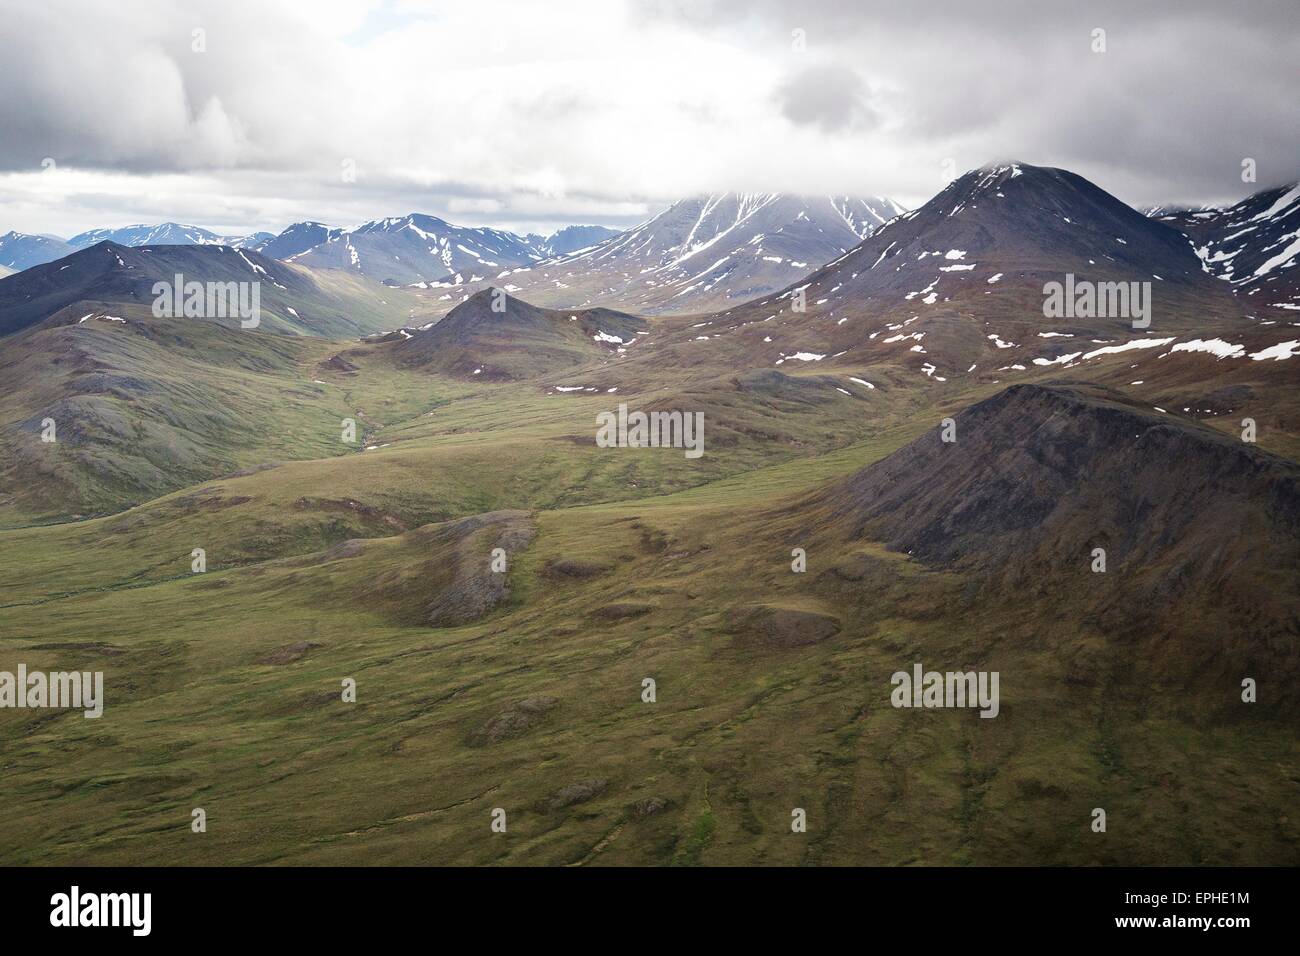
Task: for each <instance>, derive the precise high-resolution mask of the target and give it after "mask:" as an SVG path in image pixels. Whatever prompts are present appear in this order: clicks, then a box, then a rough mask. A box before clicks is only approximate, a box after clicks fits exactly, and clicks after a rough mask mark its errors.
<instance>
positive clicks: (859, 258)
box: [806, 162, 1206, 309]
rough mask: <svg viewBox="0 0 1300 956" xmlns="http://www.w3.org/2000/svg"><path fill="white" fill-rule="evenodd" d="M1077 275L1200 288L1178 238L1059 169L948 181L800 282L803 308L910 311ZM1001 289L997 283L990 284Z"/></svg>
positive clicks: (999, 167)
mask: <svg viewBox="0 0 1300 956" xmlns="http://www.w3.org/2000/svg"><path fill="white" fill-rule="evenodd" d="M1067 272H1072V273H1074V274H1076V275H1077V276H1078V277H1079V278H1081V279H1082V278H1090V279H1121V278H1123V279H1127V280H1130V281H1145V280H1150V281H1154V282H1156V283H1157V284H1158V285H1159V284H1160V283H1173V282H1184V283H1191V284H1194V285H1204V284H1205V281H1204V280H1205V279H1206V276H1205V275H1204V273H1203V272H1202V270H1201V268H1200V263H1199V262H1198V261H1197V259H1196V257H1195V256H1194V255H1191V249H1190V248H1188V245H1187V240H1186V238H1185V237H1184V236H1181V235H1179V233H1178V232H1177V231H1176V230H1174V229H1171V228H1168V227H1166V226H1164V225H1163V224H1162V223H1160V222H1157V221H1155V220H1152V219H1148V218H1147V217H1145V216H1143V215H1142V214H1141V213H1139V212H1137V211H1136V210H1134V209H1132V208H1131V207H1129V206H1127V205H1125V204H1124V203H1123V202H1121V201H1120V200H1118V199H1116V198H1115V197H1114V196H1111V195H1110V194H1109V193H1107V192H1105V191H1104V190H1102V189H1100V188H1098V187H1097V186H1095V185H1094V184H1092V183H1090V182H1089V181H1088V180H1086V179H1084V178H1083V177H1081V176H1077V175H1075V174H1074V173H1071V172H1068V171H1067V170H1063V169H1051V168H1048V167H1040V166H1031V165H1029V164H1027V163H1014V162H1013V163H1003V164H996V165H991V166H986V167H984V168H982V169H977V170H972V171H970V172H968V173H966V174H965V175H963V176H960V177H958V178H957V179H955V180H953V181H952V182H951V183H949V184H948V186H947V187H946V188H945V189H944V190H943V191H942V192H940V193H938V194H937V195H936V196H935V197H934V198H933V199H931V200H930V201H929V202H927V203H926V204H925V205H924V206H922V207H920V208H919V209H916V210H913V211H912V212H909V213H905V214H904V215H901V216H899V217H898V218H897V219H895V220H893V221H892V222H890V223H888V224H887V225H885V226H882V227H881V228H880V229H878V230H876V232H875V233H874V234H873V235H872V236H871V237H870V238H869V239H867V240H866V241H865V242H863V243H862V244H861V245H860V246H858V247H857V248H855V249H853V250H852V251H851V252H850V253H848V254H847V255H845V256H842V257H840V258H839V259H837V260H836V261H834V262H832V263H830V264H829V265H828V266H826V268H824V269H822V270H821V271H820V272H817V273H816V274H814V275H812V276H809V283H808V284H807V286H806V296H807V299H808V302H809V307H810V309H811V308H812V307H813V305H814V304H816V305H819V306H823V308H824V309H834V308H836V307H838V306H847V305H850V304H852V305H855V306H856V305H861V304H865V303H870V304H874V305H876V306H877V307H879V308H898V307H901V308H910V309H918V308H924V307H929V306H936V305H941V304H942V303H944V302H947V301H950V300H955V299H956V298H958V297H959V296H963V295H969V294H971V293H974V294H977V295H982V294H983V293H985V292H990V291H993V290H995V289H996V288H999V287H1000V288H1005V287H1007V286H1011V285H1029V286H1030V287H1033V288H1038V289H1041V287H1042V285H1043V283H1044V282H1047V281H1059V280H1061V279H1062V277H1063V274H1064V273H1067ZM999 284H1000V285H999Z"/></svg>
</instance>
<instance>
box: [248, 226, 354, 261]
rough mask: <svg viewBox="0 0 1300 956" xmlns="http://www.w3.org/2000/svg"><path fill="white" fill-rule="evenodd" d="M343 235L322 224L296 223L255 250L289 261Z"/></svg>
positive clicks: (334, 228) (337, 230) (333, 227)
mask: <svg viewBox="0 0 1300 956" xmlns="http://www.w3.org/2000/svg"><path fill="white" fill-rule="evenodd" d="M341 235H343V230H342V229H340V228H338V227H336V226H327V225H325V224H324V223H322V222H312V221H307V222H295V223H294V224H293V225H291V226H289V227H288V228H287V229H285V230H284V232H282V233H280V234H279V235H278V236H272V237H271V238H269V239H266V240H264V241H263V242H260V243H258V244H257V245H256V246H255V247H254V248H255V249H256V250H257V251H258V252H260V253H262V254H263V255H266V256H270V257H272V258H273V259H284V260H288V259H292V258H294V257H295V256H300V255H302V254H303V253H304V252H306V251H308V250H309V249H314V248H315V247H316V246H319V245H320V244H321V243H322V242H328V241H329V240H331V239H335V238H338V237H339V236H341Z"/></svg>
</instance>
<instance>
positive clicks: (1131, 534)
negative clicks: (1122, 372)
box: [803, 382, 1300, 703]
mask: <svg viewBox="0 0 1300 956" xmlns="http://www.w3.org/2000/svg"><path fill="white" fill-rule="evenodd" d="M952 435H953V437H954V439H955V440H953V441H949V442H945V441H944V440H943V437H942V435H941V427H940V426H939V425H938V424H937V423H936V425H935V427H933V428H930V429H927V430H926V431H925V433H924V434H922V435H921V437H919V438H917V439H916V440H914V441H912V442H911V443H910V444H908V445H906V446H904V447H903V448H901V449H899V450H898V451H896V452H894V453H893V454H891V455H889V456H887V457H886V458H884V459H882V460H880V461H878V462H876V463H874V464H872V465H869V466H867V467H866V468H864V469H862V470H860V471H858V472H857V473H855V474H854V475H852V476H850V477H849V478H847V479H846V480H844V481H842V482H839V483H837V484H835V485H833V486H832V487H830V488H829V489H828V490H826V491H824V492H820V493H818V494H817V495H816V496H814V498H813V499H812V503H811V504H810V505H808V506H803V507H805V508H806V513H807V514H810V515H815V521H817V522H818V523H820V524H822V525H824V526H825V525H830V526H837V527H841V528H842V529H844V530H845V532H846V533H847V534H848V535H849V536H850V537H851V538H860V537H864V536H865V537H867V538H870V539H873V540H879V541H884V542H886V543H887V544H888V546H889V548H890V549H892V550H896V551H901V552H905V553H907V554H908V555H911V556H912V557H913V558H914V559H915V560H918V561H920V562H922V563H924V564H926V565H929V566H931V567H936V568H945V569H950V570H960V571H963V572H965V573H970V574H973V575H974V577H975V579H976V580H977V581H978V582H980V586H981V588H982V590H983V591H984V592H985V594H986V596H989V597H992V598H994V599H996V600H1005V601H1008V602H1011V603H1015V604H1017V605H1019V606H1021V607H1025V606H1027V605H1029V604H1031V603H1033V602H1035V601H1045V602H1048V603H1058V602H1059V603H1058V611H1057V613H1058V614H1060V615H1063V616H1069V617H1077V618H1078V619H1081V620H1082V621H1083V622H1085V624H1087V625H1088V626H1090V627H1091V628H1094V629H1096V630H1098V631H1099V632H1101V633H1104V634H1106V635H1107V636H1108V639H1111V640H1121V641H1124V642H1128V643H1131V644H1132V645H1134V646H1135V647H1137V648H1140V649H1138V650H1136V651H1135V652H1134V653H1132V654H1131V657H1130V660H1131V662H1132V664H1133V665H1135V666H1137V665H1139V662H1141V664H1142V665H1144V666H1146V667H1148V668H1150V669H1151V670H1152V671H1153V672H1154V676H1155V678H1156V679H1159V680H1161V681H1168V682H1174V683H1177V684H1178V686H1190V685H1191V684H1192V683H1193V682H1199V681H1204V680H1205V678H1206V675H1207V674H1213V675H1214V676H1215V678H1216V681H1217V683H1218V685H1219V686H1221V687H1223V688H1231V687H1234V686H1237V685H1239V684H1240V678H1241V676H1242V675H1245V674H1253V673H1255V672H1256V671H1259V672H1261V673H1266V674H1279V675H1280V674H1281V673H1287V677H1286V678H1285V679H1279V681H1278V684H1277V689H1278V692H1279V694H1284V695H1285V696H1286V697H1287V699H1288V700H1290V701H1292V702H1293V703H1294V702H1295V701H1296V700H1297V698H1298V696H1300V695H1297V694H1296V693H1295V691H1294V690H1293V689H1292V688H1293V687H1294V676H1295V674H1294V671H1295V669H1296V668H1295V657H1294V655H1293V654H1291V653H1289V652H1288V651H1287V650H1286V649H1287V648H1288V647H1289V646H1290V647H1293V646H1294V639H1295V627H1296V618H1295V611H1296V608H1297V607H1298V606H1300V578H1297V576H1296V575H1295V574H1294V569H1295V568H1296V567H1298V566H1300V466H1298V465H1297V464H1296V463H1295V462H1294V461H1289V460H1287V459H1283V458H1280V457H1277V456H1275V455H1271V454H1269V453H1268V452H1265V451H1262V450H1260V449H1259V448H1258V446H1256V445H1253V444H1250V443H1247V442H1243V441H1241V440H1240V439H1239V438H1238V436H1236V435H1235V434H1231V435H1225V434H1223V433H1222V432H1219V431H1215V430H1213V429H1210V428H1207V427H1205V426H1204V425H1201V424H1199V423H1197V422H1194V421H1192V420H1190V419H1187V418H1184V417H1181V416H1178V415H1172V414H1165V413H1161V412H1159V411H1156V410H1153V409H1152V408H1151V407H1150V405H1149V404H1147V403H1143V402H1139V401H1136V400H1134V399H1132V398H1130V397H1129V396H1127V395H1125V394H1123V393H1121V392H1118V391H1115V390H1113V389H1107V388H1101V387H1098V386H1096V385H1091V384H1086V383H1080V382H1052V383H1048V384H1045V385H1017V386H1013V387H1011V388H1008V389H1005V390H1003V391H1000V392H998V393H997V394H995V395H993V396H992V397H990V398H988V399H985V400H984V401H981V402H978V403H976V404H975V405H972V406H970V407H968V408H966V409H965V410H963V411H961V412H960V413H958V414H957V415H956V416H955V419H954V429H953V433H952ZM1096 548H1101V549H1103V550H1104V552H1105V562H1106V565H1105V569H1104V572H1098V571H1096V570H1095V569H1094V561H1095V559H1096V557H1097V555H1096V552H1095V551H1094V549H1096ZM1044 638H1045V639H1046V640H1052V639H1053V638H1052V637H1051V635H1050V633H1049V632H1044ZM1173 648H1177V652H1176V653H1172V652H1171V651H1172V649H1173ZM1274 668H1277V669H1276V670H1275V669H1274ZM1216 681H1211V683H1215V682H1216ZM1222 699H1223V700H1227V699H1229V698H1228V697H1223V698H1222Z"/></svg>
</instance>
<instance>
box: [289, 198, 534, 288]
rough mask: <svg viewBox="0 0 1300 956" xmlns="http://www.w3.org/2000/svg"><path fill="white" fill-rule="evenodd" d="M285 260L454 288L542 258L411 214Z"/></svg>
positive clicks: (491, 235)
mask: <svg viewBox="0 0 1300 956" xmlns="http://www.w3.org/2000/svg"><path fill="white" fill-rule="evenodd" d="M291 228H292V227H291ZM291 258H292V259H293V260H294V261H295V262H300V263H302V264H303V265H306V266H313V267H324V268H333V269H351V270H355V271H356V272H359V273H361V274H362V275H365V276H368V277H370V278H372V279H377V280H379V281H381V282H386V283H388V284H390V285H419V284H420V283H424V284H426V285H428V284H429V283H434V282H446V283H449V284H451V285H460V284H464V283H467V282H473V281H476V280H484V279H491V278H493V277H496V276H499V275H501V274H503V273H505V272H508V271H509V270H511V269H515V268H518V267H519V266H523V265H531V264H532V263H534V262H537V261H539V260H540V259H542V258H543V257H542V254H541V253H539V252H537V251H536V250H535V249H533V248H532V246H531V245H529V243H528V242H527V240H525V239H524V238H523V237H521V236H516V235H515V234H514V233H511V232H504V231H502V230H500V229H487V228H482V227H480V228H469V227H466V226H456V225H452V224H451V223H449V222H445V221H444V220H442V219H439V218H438V217H436V216H425V215H421V214H418V213H412V214H411V215H409V216H403V217H401V218H390V219H376V220H374V221H373V222H367V223H365V224H364V225H361V226H358V227H357V228H356V229H348V230H340V231H338V232H337V233H331V234H330V235H329V237H328V238H326V240H325V241H324V242H322V243H320V244H318V245H316V246H314V247H311V248H309V249H307V250H306V251H304V252H300V253H296V254H294V255H292V256H291Z"/></svg>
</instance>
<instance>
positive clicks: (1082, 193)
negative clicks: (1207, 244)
mask: <svg viewBox="0 0 1300 956" xmlns="http://www.w3.org/2000/svg"><path fill="white" fill-rule="evenodd" d="M765 242H766V240H765ZM1072 277H1073V278H1072ZM1073 283H1077V284H1078V285H1077V287H1076V288H1075V292H1074V294H1072V295H1070V296H1069V299H1070V303H1071V305H1074V304H1076V301H1077V298H1078V296H1079V295H1080V294H1081V293H1079V291H1078V289H1079V288H1090V285H1089V284H1090V283H1125V285H1124V286H1123V288H1122V291H1123V292H1124V293H1125V296H1124V299H1125V300H1127V299H1128V294H1129V293H1132V292H1136V295H1137V296H1138V297H1139V298H1135V299H1133V300H1132V301H1129V302H1127V309H1125V308H1122V306H1123V305H1124V304H1125V302H1124V301H1121V300H1120V299H1119V292H1120V291H1121V289H1120V287H1114V288H1112V289H1111V290H1110V291H1111V292H1113V293H1114V295H1113V296H1111V295H1109V294H1108V295H1107V297H1106V298H1105V299H1103V300H1101V302H1102V304H1101V305H1097V304H1096V303H1097V301H1098V300H1097V299H1096V297H1095V296H1094V298H1093V302H1094V307H1093V308H1092V309H1087V308H1086V307H1085V308H1079V309H1071V310H1070V312H1066V311H1065V310H1064V305H1063V301H1062V300H1064V299H1065V298H1066V294H1065V290H1066V288H1067V287H1071V286H1072V284H1073ZM1130 283H1138V285H1137V286H1136V287H1134V286H1131V285H1129V284H1130ZM1101 291H1105V290H1101ZM1148 293H1149V294H1148ZM1049 296H1050V298H1051V299H1052V300H1053V301H1055V302H1056V303H1058V304H1060V305H1061V309H1060V310H1059V311H1056V312H1054V313H1053V308H1052V301H1049ZM1112 299H1113V301H1112ZM800 300H802V304H803V306H804V308H803V310H802V311H800V310H799V305H800ZM1085 305H1086V303H1085ZM1139 305H1140V306H1141V308H1138V306H1139ZM1049 313H1053V314H1050V315H1049ZM1135 322H1137V324H1136V325H1135ZM1143 322H1146V324H1145V325H1144V324H1143ZM1252 324H1257V323H1251V322H1249V321H1248V320H1247V318H1246V316H1245V310H1244V309H1243V308H1242V306H1241V303H1240V302H1238V301H1237V300H1236V299H1235V298H1234V297H1233V296H1232V294H1231V291H1230V289H1229V288H1228V286H1227V285H1226V284H1224V283H1222V282H1220V281H1218V280H1217V279H1215V278H1214V277H1212V276H1210V275H1207V274H1206V273H1205V271H1204V270H1203V269H1202V267H1201V261H1200V260H1199V259H1198V258H1197V257H1196V255H1195V254H1194V252H1193V251H1192V248H1191V246H1190V245H1189V244H1188V241H1187V238H1186V237H1185V236H1184V235H1182V234H1181V233H1180V232H1178V231H1177V230H1175V229H1172V228H1170V227H1168V226H1166V225H1165V224H1163V223H1160V222H1156V221H1154V220H1152V219H1148V218H1147V217H1145V216H1143V215H1142V214H1141V213H1139V212H1137V211H1136V210H1134V209H1132V208H1130V207H1129V206H1127V205H1126V204H1124V203H1123V202H1121V201H1120V200H1118V199H1116V198H1115V197H1114V196H1111V195H1110V194H1109V193H1106V192H1105V191H1104V190H1102V189H1100V188H1099V187H1097V186H1095V185H1094V184H1092V183H1090V182H1088V181H1087V180H1085V179H1083V178H1082V177H1080V176H1077V175H1075V174H1074V173H1070V172H1067V171H1065V170H1060V169H1051V168H1046V167H1037V166H1030V165H1028V164H1024V163H1002V164H997V165H991V166H987V167H985V168H983V169H978V170H972V171H970V172H968V173H966V174H964V175H963V176H961V177H959V178H958V179H956V180H954V181H953V182H952V183H950V184H949V185H948V186H947V187H946V188H945V189H943V190H942V191H941V192H939V193H938V194H937V195H936V196H934V197H933V198H932V199H931V200H929V201H928V202H927V203H925V204H924V205H923V206H921V207H920V208H918V209H915V210H913V211H911V212H907V213H905V214H903V215H900V216H898V217H896V218H894V219H892V220H891V221H889V222H888V223H886V224H885V225H883V226H881V227H880V228H878V229H877V230H875V232H873V233H872V235H871V236H869V237H868V238H867V239H865V240H863V241H862V242H861V243H860V244H858V245H857V246H855V247H854V248H852V249H851V250H850V251H849V252H847V253H845V254H843V255H840V256H838V257H836V258H835V259H834V260H832V261H831V262H829V263H828V264H826V265H825V266H823V267H821V268H820V269H817V270H815V271H812V272H811V273H810V274H809V275H807V276H805V277H803V278H802V279H800V280H797V281H796V282H795V283H793V284H791V285H790V286H788V287H787V288H786V289H785V290H784V291H782V292H780V293H777V294H772V295H767V296H764V297H760V298H758V299H756V300H753V301H751V302H748V303H745V304H744V305H741V306H737V307H734V308H731V309H728V310H726V311H725V312H723V313H721V314H719V315H715V316H710V317H706V318H705V319H704V321H702V322H699V323H694V324H692V327H691V328H689V329H687V328H677V329H674V330H672V332H671V333H670V338H672V339H674V340H675V343H676V344H677V349H678V351H679V352H680V356H681V360H682V361H687V360H690V359H689V356H691V355H695V356H698V357H696V358H694V359H693V360H694V361H702V360H708V361H714V362H716V361H723V360H726V361H730V362H732V363H754V364H768V365H782V364H784V363H787V362H789V361H790V360H791V359H794V360H797V361H798V362H800V364H802V363H806V362H812V361H816V362H823V361H825V365H818V366H816V367H817V369H818V371H826V370H827V369H828V367H830V366H831V365H832V364H836V363H838V364H840V365H844V364H849V363H855V364H862V363H866V362H873V361H888V362H890V363H892V364H895V365H898V366H901V367H903V368H906V369H908V372H909V374H917V375H924V376H925V377H928V378H932V379H933V380H935V381H938V382H944V381H951V380H953V378H954V376H962V377H965V376H968V375H972V374H973V375H981V376H990V377H992V378H997V377H1003V376H1002V374H1001V373H1017V372H1023V371H1025V370H1026V369H1032V366H1033V364H1040V365H1041V364H1043V363H1060V364H1062V365H1066V364H1068V363H1070V362H1072V361H1075V360H1076V359H1081V358H1087V357H1088V355H1089V353H1091V352H1093V351H1094V350H1096V349H1098V348H1099V347H1107V348H1110V349H1112V350H1114V349H1125V348H1130V347H1131V348H1145V347H1147V346H1146V345H1144V344H1142V345H1130V342H1131V341H1132V340H1134V339H1137V338H1142V337H1149V338H1151V339H1152V344H1156V342H1157V340H1158V339H1160V338H1167V337H1168V336H1169V335H1170V334H1173V333H1183V332H1187V333H1196V334H1198V335H1199V336H1201V337H1204V338H1207V339H1208V338H1214V337H1215V336H1216V335H1229V334H1236V333H1237V332H1238V331H1239V330H1241V329H1243V328H1246V327H1248V326H1250V325H1252ZM1234 341H1237V340H1234ZM701 352H707V353H709V355H708V356H701V355H700V354H699V353H701ZM1107 354H1108V353H1107ZM674 357H675V358H676V357H677V356H674ZM660 360H661V361H663V360H665V357H664V356H662V355H661V356H660Z"/></svg>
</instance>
